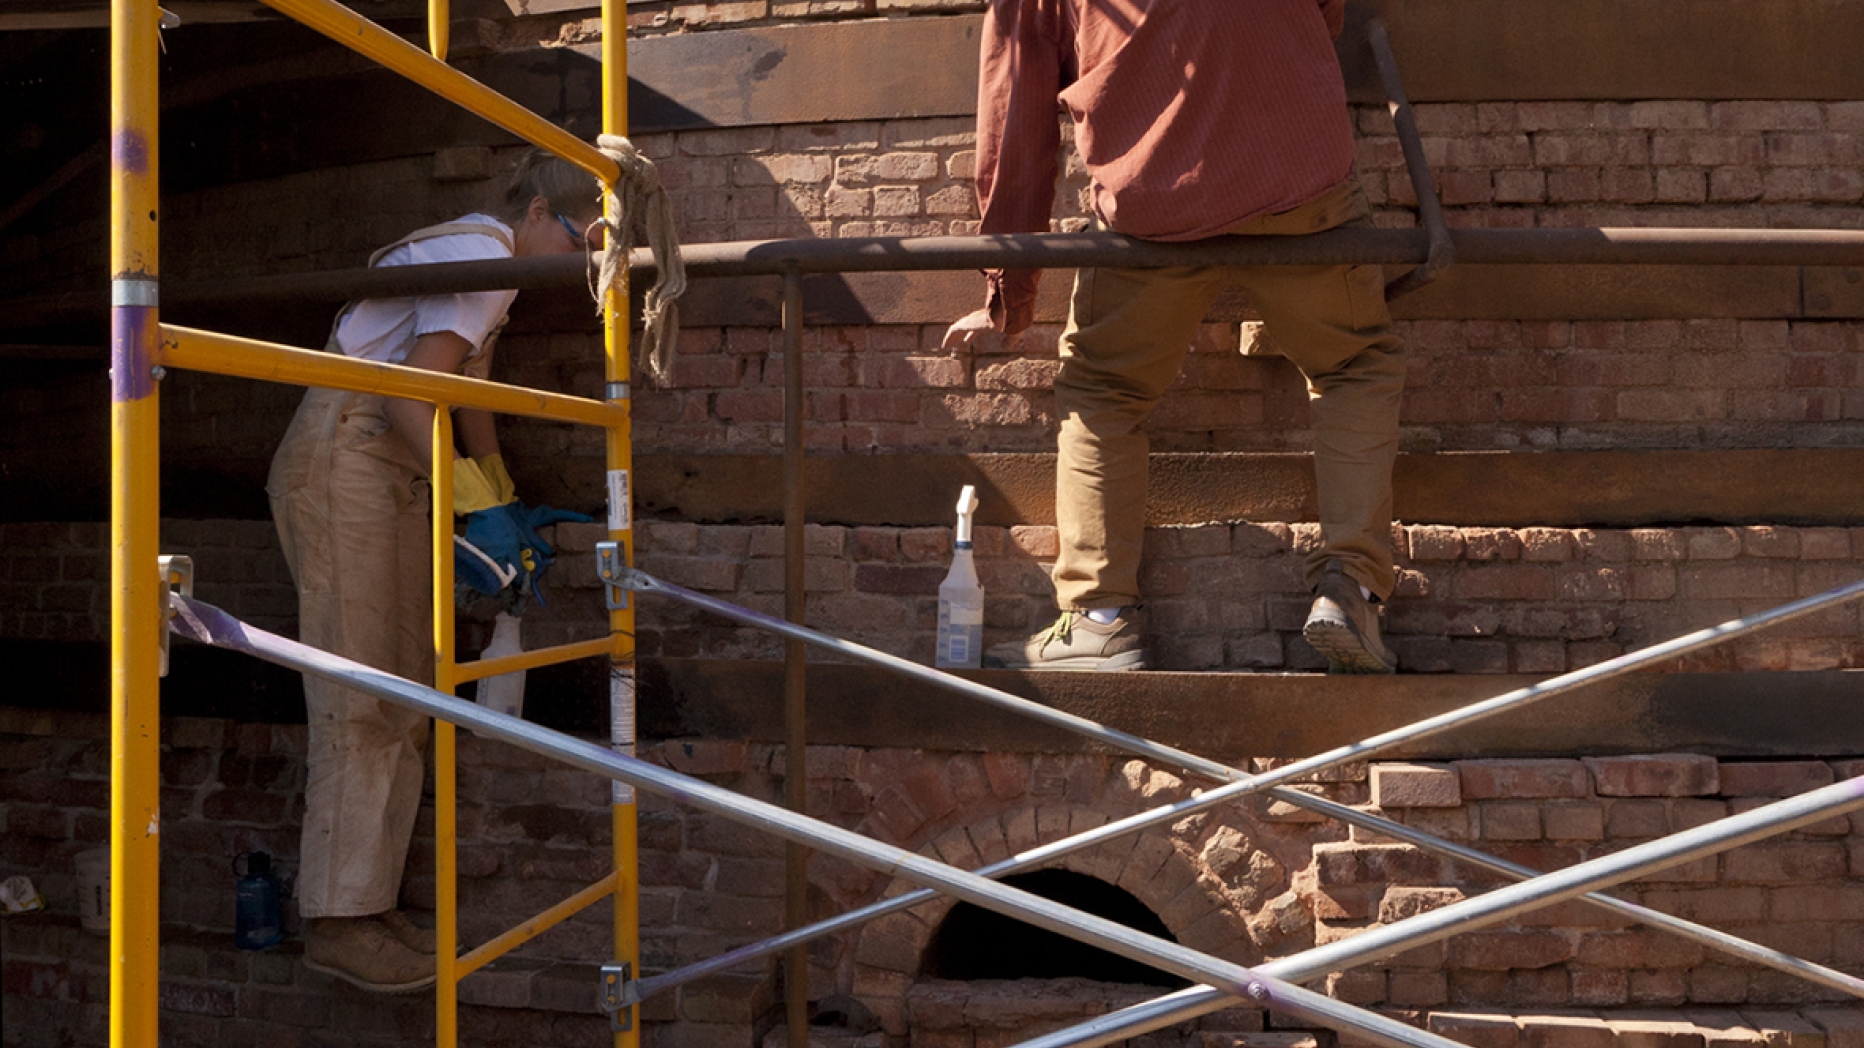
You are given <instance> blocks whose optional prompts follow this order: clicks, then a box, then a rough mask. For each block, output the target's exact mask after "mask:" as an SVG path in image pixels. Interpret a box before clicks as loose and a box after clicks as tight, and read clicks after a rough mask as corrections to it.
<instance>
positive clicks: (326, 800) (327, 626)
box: [266, 153, 600, 992]
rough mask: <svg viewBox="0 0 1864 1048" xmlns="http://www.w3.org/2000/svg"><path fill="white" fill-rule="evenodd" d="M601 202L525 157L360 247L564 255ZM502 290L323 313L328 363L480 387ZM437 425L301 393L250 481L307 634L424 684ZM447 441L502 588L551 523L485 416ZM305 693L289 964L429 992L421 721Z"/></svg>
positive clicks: (375, 406) (465, 420)
mask: <svg viewBox="0 0 1864 1048" xmlns="http://www.w3.org/2000/svg"><path fill="white" fill-rule="evenodd" d="M599 192H600V186H599V184H597V183H596V182H595V180H594V179H592V178H591V177H590V176H589V175H588V174H586V173H584V172H582V171H580V170H578V169H577V168H575V167H574V166H572V165H570V164H568V163H566V162H564V161H562V160H558V159H555V158H552V157H550V156H548V155H547V154H542V153H533V154H531V155H529V156H527V157H526V158H525V160H524V161H523V162H522V163H521V164H520V166H519V168H518V171H517V173H516V175H515V176H514V178H513V180H512V182H511V185H510V188H509V189H508V190H507V192H506V195H505V202H504V207H503V209H502V210H501V211H500V212H499V214H497V215H488V214H472V215H467V216H466V217H464V218H461V219H458V220H457V221H454V222H449V223H445V224H443V225H438V226H431V227H429V228H426V229H422V230H419V231H417V232H414V233H411V234H409V235H408V236H406V237H403V238H402V239H401V240H400V241H397V242H396V243H394V244H391V245H389V246H388V247H385V248H383V249H382V250H380V251H378V252H376V253H375V255H374V256H372V257H371V258H370V264H371V265H381V266H398V265H410V264H418V263H430V262H456V261H466V260H471V259H492V258H509V257H512V256H514V255H544V254H563V253H567V252H573V251H580V250H583V248H584V246H585V244H584V241H583V234H582V233H580V232H578V231H579V230H582V229H586V228H589V227H590V225H591V223H592V222H593V221H594V219H595V218H596V216H597V215H598V214H599V204H598V197H599ZM516 295H517V292H515V291H484V292H474V293H470V294H457V295H428V296H422V297H419V298H397V299H372V300H367V301H361V302H353V303H351V304H350V305H349V306H347V307H345V308H344V310H343V312H342V313H341V314H339V316H338V318H337V322H336V324H335V326H334V328H333V330H332V332H331V336H330V341H329V344H328V345H327V346H326V350H327V351H330V352H339V353H344V354H346V355H348V356H352V357H358V358H361V359H364V360H375V361H383V362H387V363H393V364H405V365H408V366H410V367H418V368H427V369H430V370H434V371H444V372H449V373H455V372H457V373H464V374H467V375H472V376H474V377H478V378H484V377H486V376H487V374H488V373H489V371H490V367H491V362H492V343H493V340H494V337H495V334H496V332H497V330H498V328H499V327H500V326H501V325H502V324H503V323H504V319H505V311H506V310H507V309H508V308H509V307H510V305H511V302H512V299H513V298H514V297H516ZM433 419H434V408H433V405H431V404H427V403H422V402H417V401H409V400H400V399H389V398H385V397H382V396H379V395H371V394H363V393H348V392H342V391H338V390H329V389H312V390H310V391H309V392H308V393H307V394H306V395H305V398H304V402H303V404H302V405H301V406H300V407H299V408H298V413H297V415H296V416H295V417H294V418H293V419H292V422H291V428H290V429H289V431H287V433H286V434H285V440H284V443H283V444H282V445H281V446H280V447H279V449H278V454H277V455H276V456H275V457H274V458H273V460H272V473H271V477H270V479H269V480H268V482H267V484H266V491H267V493H268V494H269V495H270V496H271V501H272V515H273V517H274V519H275V520H276V521H277V522H278V533H279V538H280V539H281V540H282V543H283V545H284V550H285V558H286V561H287V562H288V563H289V564H290V566H291V574H292V578H293V579H294V580H295V581H296V583H297V586H298V612H299V633H300V637H301V638H302V639H303V641H304V642H305V643H307V644H311V645H314V646H316V647H318V648H322V649H324V650H326V651H330V652H333V653H335V654H337V655H341V656H343V657H345V658H349V659H354V660H355V661H357V662H361V663H364V664H367V665H369V666H373V667H375V668H377V669H382V670H386V671H388V672H390V673H394V674H396V675H398V676H401V677H406V678H409V679H412V680H415V681H419V682H422V683H427V684H431V683H432V682H433V662H434V653H433V629H432V582H431V579H432V567H431V556H432V554H431V546H430V541H429V536H430V533H431V532H430V528H429V524H428V519H429V518H428V511H429V503H430V501H431V499H430V495H429V484H428V470H429V464H430V463H431V462H432V461H433V460H432V457H431V449H432V443H433V429H432V427H433ZM456 429H457V432H458V434H459V444H460V448H461V449H462V450H463V451H464V455H463V456H461V457H458V458H456V459H455V460H454V464H453V490H454V497H453V512H454V513H456V514H458V515H460V516H462V517H463V518H464V519H465V525H466V529H465V530H466V535H465V538H466V539H467V540H469V541H470V542H471V543H472V544H473V546H474V547H475V548H476V549H477V550H479V552H481V553H483V554H484V555H485V556H484V557H479V558H474V560H475V563H479V564H483V563H484V562H485V561H486V560H490V561H492V562H493V563H494V564H496V566H497V571H498V577H500V578H501V579H507V580H508V579H510V578H512V577H515V576H517V575H519V574H520V573H521V571H522V565H523V561H524V551H525V550H526V549H536V550H538V551H539V552H541V553H545V554H547V553H548V552H549V550H548V547H545V546H544V545H543V543H542V540H541V539H539V538H537V536H536V534H535V532H534V530H532V528H533V526H536V525H541V524H542V523H548V522H550V518H549V513H548V511H544V512H543V513H540V512H539V511H527V510H526V509H525V508H524V507H523V506H522V504H521V503H518V502H517V501H516V498H515V495H514V493H513V490H512V483H511V478H510V476H509V475H508V474H507V473H506V471H505V466H504V460H503V458H502V457H501V455H500V454H499V447H498V438H497V434H496V432H495V431H494V427H493V421H492V416H491V415H490V414H489V413H486V412H483V411H473V410H468V409H464V408H462V409H460V410H459V411H457V412H456ZM456 454H457V452H456ZM579 519H587V518H579ZM463 567H464V565H463ZM461 577H462V578H466V577H467V573H466V572H465V571H464V570H462V574H461ZM501 584H502V583H495V584H493V585H492V586H490V587H489V589H491V590H493V591H496V590H497V589H498V588H500V585H501ZM304 698H305V706H306V707H307V709H308V711H309V717H310V740H309V751H308V753H307V756H306V764H307V767H308V782H307V784H306V787H305V812H304V836H303V844H302V854H301V865H300V867H299V874H298V898H299V906H300V910H301V912H302V914H303V916H304V918H305V951H304V958H305V964H306V965H307V966H308V967H311V968H314V969H316V970H318V971H322V972H327V973H329V974H331V975H335V976H337V977H338V978H341V979H343V980H345V981H347V982H350V983H353V984H355V985H357V986H360V987H363V988H364V989H370V990H379V991H387V992H405V991H411V990H418V989H421V988H424V987H426V986H428V985H431V984H432V983H433V980H434V968H435V965H434V935H433V933H432V932H431V931H429V930H426V929H423V928H420V927H418V926H416V925H415V924H414V923H413V922H412V921H410V920H409V919H408V917H407V916H406V915H404V914H403V913H402V912H401V911H400V910H398V909H397V908H396V901H397V898H398V896H399V895H400V890H401V876H402V871H403V867H404V866H405V865H406V862H407V856H408V841H409V837H410V835H411V834H412V833H413V830H414V819H415V814H416V812H417V811H418V810H419V808H420V803H421V780H422V775H423V768H422V757H421V754H422V750H423V749H424V747H425V745H426V741H427V732H428V720H427V718H426V717H425V716H423V715H421V714H419V713H415V712H413V711H410V710H406V709H403V708H400V707H398V706H395V705H393V704H392V703H387V702H382V701H380V700H377V699H375V698H372V697H370V696H368V695H365V694H363V693H361V692H357V691H352V690H349V689H346V688H341V687H338V686H336V685H334V684H331V683H328V682H326V681H322V680H319V679H316V678H314V677H310V676H306V677H305V679H304Z"/></svg>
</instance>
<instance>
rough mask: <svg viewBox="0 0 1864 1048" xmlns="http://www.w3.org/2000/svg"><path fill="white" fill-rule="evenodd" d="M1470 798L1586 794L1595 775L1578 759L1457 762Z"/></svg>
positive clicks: (1457, 768) (1463, 789)
mask: <svg viewBox="0 0 1864 1048" xmlns="http://www.w3.org/2000/svg"><path fill="white" fill-rule="evenodd" d="M1455 768H1456V770H1457V773H1458V774H1459V775H1460V776H1461V779H1462V794H1463V797H1464V798H1465V799H1467V800H1492V799H1502V798H1507V799H1514V798H1530V797H1586V796H1589V795H1591V793H1592V778H1591V776H1590V775H1589V774H1588V773H1587V772H1586V767H1585V765H1583V764H1581V763H1580V762H1579V761H1576V760H1559V759H1551V758H1548V759H1539V758H1523V759H1514V760H1473V761H1457V762H1456V763H1455Z"/></svg>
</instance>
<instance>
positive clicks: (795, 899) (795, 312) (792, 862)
mask: <svg viewBox="0 0 1864 1048" xmlns="http://www.w3.org/2000/svg"><path fill="white" fill-rule="evenodd" d="M803 409H804V405H803V276H802V273H801V272H800V271H798V270H797V269H796V268H795V267H791V268H789V269H786V270H785V271H784V273H783V614H784V617H785V618H787V619H788V620H789V621H791V622H793V623H796V624H797V625H799V626H800V625H802V623H803V620H804V618H805V617H806V610H807V606H808V573H807V571H806V570H805V569H806V568H807V566H808V562H809V561H808V557H809V550H808V543H807V541H806V536H807V533H806V532H805V530H804V526H805V512H806V509H805V506H804V501H803V499H804V491H803ZM808 659H809V651H808V648H807V647H805V646H804V644H803V642H802V641H800V640H798V639H796V638H794V637H792V638H788V639H786V640H785V641H784V642H783V724H784V735H783V754H784V779H783V794H784V802H785V803H786V804H788V805H789V809H790V810H791V811H793V812H796V813H797V814H799V815H800V814H804V813H805V812H806V810H807V809H808V806H809V804H808V799H809V749H808V747H809V738H808V726H807V717H806V706H805V696H804V688H805V686H806V683H805V682H806V680H807V673H808ZM808 923H809V849H807V848H805V847H804V846H803V845H802V844H801V843H799V842H796V841H790V842H788V843H786V844H785V845H784V847H783V926H784V928H785V929H786V930H790V931H794V930H795V929H797V928H801V927H803V926H804V925H806V924H808ZM784 961H785V964H784V979H783V1013H784V1021H785V1023H787V1029H786V1036H787V1038H788V1045H789V1048H809V949H808V947H806V946H797V947H796V948H795V949H792V950H791V951H789V953H788V954H787V955H786V956H785V958H784Z"/></svg>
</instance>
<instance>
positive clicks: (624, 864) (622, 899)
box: [602, 0, 641, 1048]
mask: <svg viewBox="0 0 1864 1048" xmlns="http://www.w3.org/2000/svg"><path fill="white" fill-rule="evenodd" d="M602 131H603V133H605V134H610V135H626V134H627V133H628V14H627V5H626V4H625V3H624V0H602ZM605 181H607V182H608V183H609V196H610V198H611V199H612V198H613V195H614V182H613V179H606V180H605ZM629 218H630V219H631V218H632V216H629ZM602 327H603V334H604V339H603V342H604V346H605V348H606V349H607V357H608V367H607V375H608V389H607V391H606V393H607V397H606V399H607V400H608V401H609V402H610V403H612V404H616V405H618V406H620V407H621V408H622V409H623V412H624V414H623V418H622V420H621V421H620V422H618V423H617V424H615V425H612V426H610V427H609V430H608V537H609V540H610V541H612V542H614V543H615V544H616V548H617V549H619V550H620V551H621V555H622V559H623V561H624V562H625V563H627V564H629V565H632V564H633V563H634V503H633V499H634V486H633V483H632V478H631V469H632V467H633V462H634V443H633V428H632V425H631V424H630V422H629V420H628V409H629V407H630V405H631V403H632V402H631V401H630V399H629V386H628V382H629V373H628V267H627V266H622V267H620V271H619V274H618V276H617V279H616V280H615V283H614V286H613V287H611V288H610V289H609V294H608V298H607V300H606V301H604V302H603V303H602ZM620 603H621V604H622V605H623V606H622V607H620V608H616V609H613V610H611V611H610V612H609V618H608V626H609V632H610V634H611V635H612V636H613V638H614V641H615V648H614V651H613V653H612V654H611V655H610V658H611V660H612V661H611V662H610V664H609V735H610V739H611V740H612V742H613V744H614V746H615V748H616V749H617V750H619V751H621V752H623V753H627V754H632V753H633V752H634V731H635V717H634V697H635V675H634V601H633V599H632V597H629V598H627V599H625V600H623V601H621V602H620ZM612 788H613V797H614V805H613V807H612V812H611V823H612V826H613V833H614V850H615V871H616V877H615V960H617V961H619V962H621V963H622V964H625V965H627V966H628V975H629V977H630V978H634V979H638V978H640V977H641V905H640V893H639V877H638V875H637V871H638V870H639V868H640V867H639V864H638V853H637V839H636V829H637V824H636V820H635V800H634V787H632V786H627V785H624V784H622V783H619V782H617V783H615V784H614V785H613V787H612ZM639 1013H640V1009H639V1008H637V1007H635V1006H633V1005H625V1006H624V1007H623V1011H622V1012H620V1013H619V1014H618V1015H617V1023H618V1025H619V1026H620V1027H621V1028H620V1029H618V1030H617V1031H616V1032H615V1048H639V1046H640V1043H641V1024H640V1021H639Z"/></svg>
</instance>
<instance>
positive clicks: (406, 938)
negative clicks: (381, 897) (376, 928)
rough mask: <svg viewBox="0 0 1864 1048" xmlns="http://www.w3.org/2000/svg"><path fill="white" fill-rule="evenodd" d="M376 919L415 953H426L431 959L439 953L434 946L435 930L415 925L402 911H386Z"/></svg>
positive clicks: (377, 915) (376, 916)
mask: <svg viewBox="0 0 1864 1048" xmlns="http://www.w3.org/2000/svg"><path fill="white" fill-rule="evenodd" d="M375 918H376V920H378V921H381V922H382V927H384V928H387V929H388V934H390V935H392V936H394V937H395V938H396V939H397V940H398V941H400V943H401V945H403V946H406V947H407V948H408V949H410V950H413V951H414V952H415V953H424V954H427V955H428V956H430V957H431V956H433V955H434V953H435V952H437V951H436V948H435V945H434V930H433V929H432V928H423V927H421V926H420V925H418V924H416V923H414V922H413V921H411V920H409V919H408V915H407V914H405V913H402V912H401V911H400V910H384V911H382V912H381V913H378V914H376V915H375Z"/></svg>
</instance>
